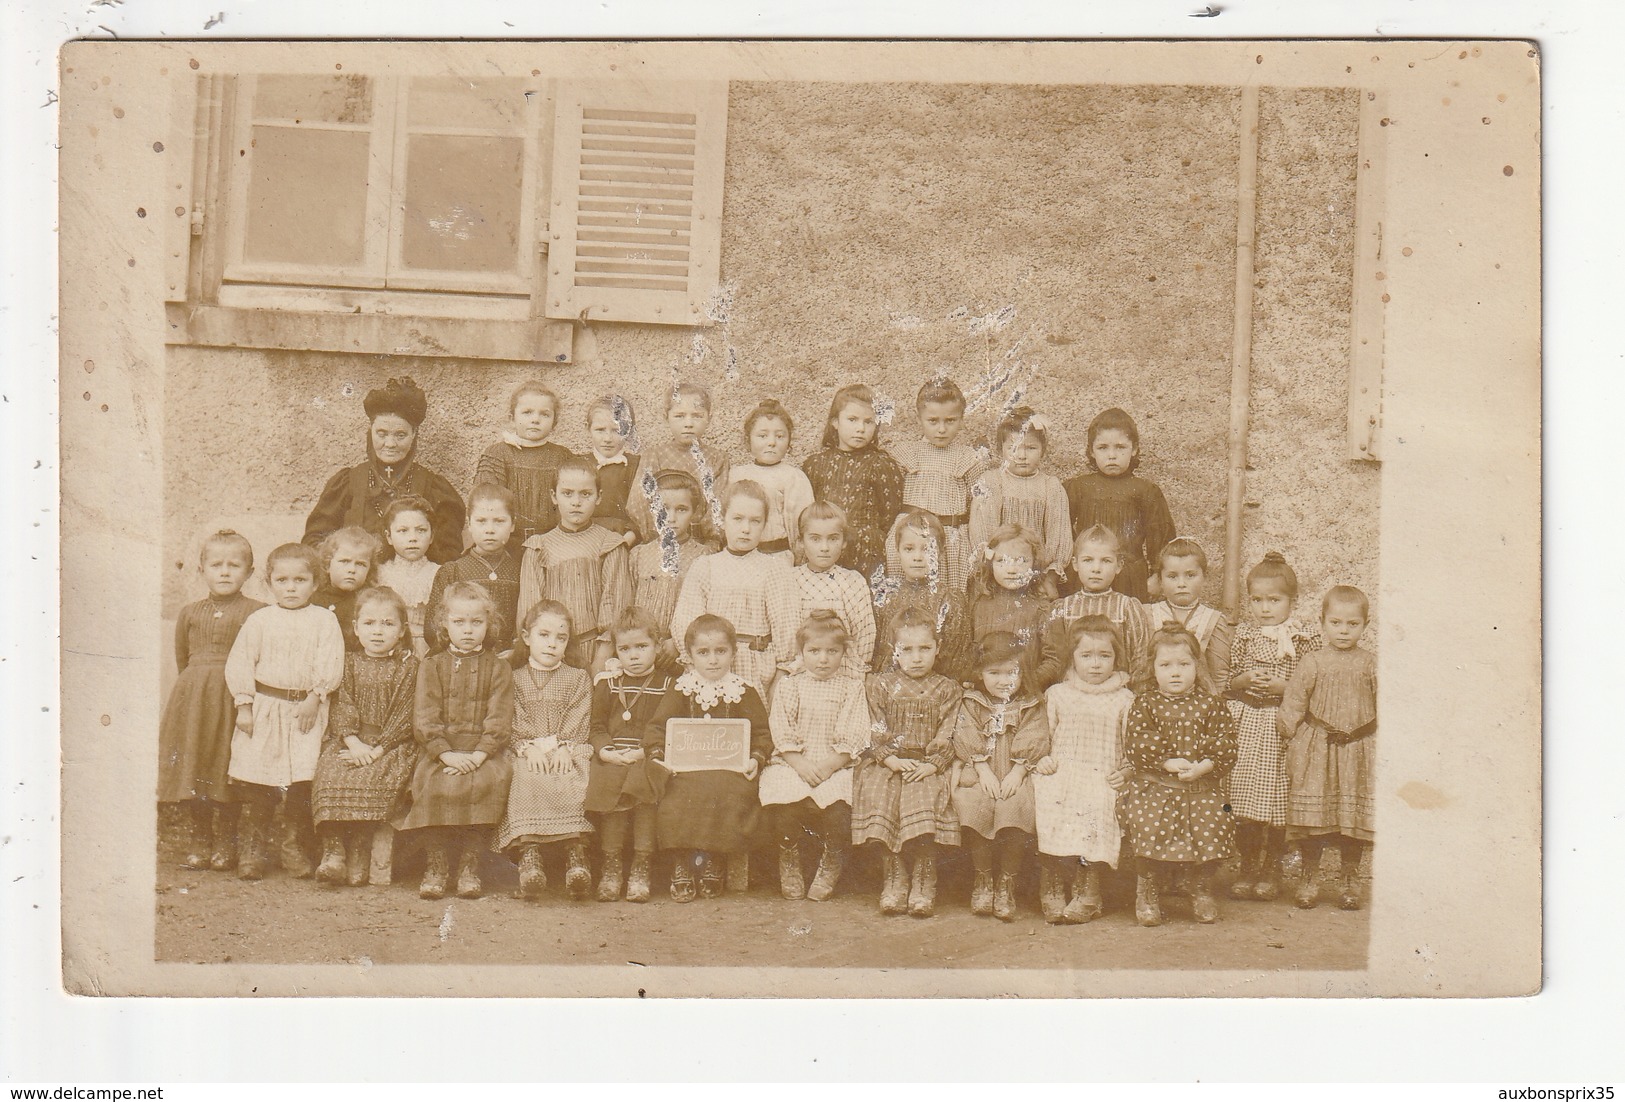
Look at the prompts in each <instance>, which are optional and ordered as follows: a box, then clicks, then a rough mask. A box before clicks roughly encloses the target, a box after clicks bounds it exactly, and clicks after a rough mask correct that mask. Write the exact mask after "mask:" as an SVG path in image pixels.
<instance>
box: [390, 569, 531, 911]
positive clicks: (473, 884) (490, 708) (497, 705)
mask: <svg viewBox="0 0 1625 1102" xmlns="http://www.w3.org/2000/svg"><path fill="white" fill-rule="evenodd" d="M495 612H496V605H495V602H493V601H492V600H491V595H490V594H489V593H487V592H486V591H485V590H484V588H483V587H481V586H480V585H478V584H476V583H474V582H458V583H457V584H456V585H454V586H451V587H450V588H448V589H447V590H446V595H445V600H444V601H443V602H442V604H441V606H440V615H441V620H442V623H441V625H440V626H441V628H442V629H443V630H444V631H445V633H446V649H445V650H443V651H441V652H440V653H439V654H436V655H434V656H432V657H431V658H429V659H428V660H427V661H426V662H424V663H423V664H422V666H420V667H419V669H418V684H417V695H416V697H415V699H414V700H413V706H412V730H413V733H414V734H415V735H416V736H417V743H418V759H417V765H416V767H415V768H414V769H413V771H412V785H411V804H410V806H408V807H407V809H406V811H405V812H404V813H403V814H401V815H399V816H397V817H396V819H395V829H396V830H421V831H422V832H423V852H424V855H425V858H426V861H425V864H424V869H423V882H422V883H421V884H420V885H419V886H418V895H420V896H422V897H423V898H424V899H441V898H444V896H445V894H446V887H447V884H446V882H447V880H448V878H449V877H450V875H451V864H450V854H449V851H450V850H451V849H454V848H455V849H459V850H460V853H459V855H458V858H457V895H458V896H459V897H460V898H463V899H478V898H479V897H480V894H481V893H482V892H483V891H484V885H482V884H481V883H480V854H481V853H482V852H483V851H484V849H485V848H486V844H487V842H488V841H489V839H490V834H491V828H492V827H493V826H495V825H496V824H497V823H498V822H500V821H501V820H502V813H503V810H504V808H505V807H506V806H507V802H508V783H509V780H510V779H511V778H510V767H509V764H508V761H507V759H506V757H505V756H504V755H503V754H502V749H503V748H504V747H505V746H507V745H508V738H509V734H510V732H511V730H512V728H513V674H512V672H511V671H510V670H509V669H508V663H507V662H505V661H503V660H502V659H500V658H498V657H497V656H496V655H495V654H494V653H492V652H491V651H490V650H488V649H487V648H486V638H487V635H488V633H489V630H490V626H491V620H492V617H493V616H494V615H495Z"/></svg>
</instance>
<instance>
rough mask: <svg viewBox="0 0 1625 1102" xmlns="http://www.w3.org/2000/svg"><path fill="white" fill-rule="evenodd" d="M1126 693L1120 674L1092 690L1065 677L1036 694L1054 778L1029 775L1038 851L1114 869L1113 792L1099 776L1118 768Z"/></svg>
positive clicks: (1117, 845)
mask: <svg viewBox="0 0 1625 1102" xmlns="http://www.w3.org/2000/svg"><path fill="white" fill-rule="evenodd" d="M1133 703H1134V694H1133V693H1132V692H1130V691H1129V688H1128V674H1126V673H1123V672H1122V671H1121V670H1118V671H1115V672H1114V673H1113V674H1112V675H1111V676H1110V677H1108V678H1107V679H1106V680H1105V681H1103V682H1101V683H1100V684H1099V685H1091V684H1089V683H1088V682H1087V681H1084V680H1083V679H1081V678H1079V677H1077V676H1076V675H1070V676H1068V677H1067V678H1066V679H1065V680H1063V681H1062V682H1061V683H1060V684H1058V685H1055V686H1052V687H1051V688H1050V690H1049V691H1048V692H1047V693H1045V694H1044V707H1045V714H1046V715H1047V716H1048V718H1049V731H1050V751H1049V756H1050V758H1051V759H1052V760H1053V761H1054V762H1055V766H1056V768H1055V772H1054V773H1051V774H1050V775H1049V776H1047V777H1046V776H1042V775H1037V774H1035V775H1034V776H1033V801H1034V803H1035V804H1036V805H1037V817H1038V851H1039V852H1040V853H1047V854H1049V855H1050V856H1052V857H1081V858H1083V859H1084V860H1085V861H1087V862H1089V863H1090V864H1091V865H1094V864H1101V865H1115V864H1117V855H1118V852H1119V851H1120V850H1121V849H1122V845H1123V833H1122V831H1121V830H1119V829H1118V825H1117V792H1116V791H1115V790H1114V789H1113V788H1112V786H1111V785H1109V784H1107V783H1106V775H1107V774H1108V773H1110V772H1112V771H1113V770H1115V769H1117V768H1118V767H1120V766H1122V765H1123V764H1124V762H1125V758H1124V753H1125V751H1126V749H1127V747H1126V746H1125V743H1124V733H1125V731H1126V730H1127V726H1128V711H1129V707H1130V705H1132V704H1133Z"/></svg>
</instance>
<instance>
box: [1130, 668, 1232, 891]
mask: <svg viewBox="0 0 1625 1102" xmlns="http://www.w3.org/2000/svg"><path fill="white" fill-rule="evenodd" d="M1127 738H1128V760H1129V764H1130V765H1132V766H1133V767H1134V769H1135V770H1136V772H1135V774H1134V775H1133V776H1132V777H1130V778H1129V782H1128V785H1127V787H1125V788H1124V789H1123V793H1122V795H1120V796H1119V797H1118V798H1117V821H1118V822H1119V823H1120V824H1121V825H1122V828H1123V835H1124V837H1125V838H1127V839H1128V844H1129V849H1130V850H1131V851H1132V852H1133V854H1134V856H1136V857H1144V858H1147V859H1149V860H1152V861H1177V862H1183V863H1198V864H1199V863H1203V862H1208V861H1223V860H1224V859H1225V858H1227V857H1234V856H1235V853H1236V844H1235V838H1236V824H1235V819H1234V818H1233V816H1232V815H1231V814H1230V810H1229V809H1228V808H1227V807H1226V806H1225V802H1224V796H1223V793H1222V789H1223V786H1224V777H1225V774H1227V773H1228V772H1229V771H1230V767H1231V766H1232V765H1234V764H1235V761H1236V736H1235V721H1234V720H1232V719H1231V718H1230V713H1229V712H1227V711H1225V708H1224V705H1223V704H1222V703H1220V702H1219V700H1218V699H1217V698H1215V697H1213V696H1210V695H1209V694H1207V693H1205V692H1203V691H1202V690H1201V689H1193V690H1192V691H1190V692H1188V693H1182V694H1180V695H1178V696H1170V695H1169V694H1167V693H1165V692H1162V691H1160V690H1157V689H1153V690H1151V691H1150V692H1147V693H1142V694H1140V695H1139V696H1137V697H1135V698H1134V704H1133V705H1132V706H1131V707H1130V708H1129V713H1128V734H1127ZM1170 758H1185V759H1187V760H1189V761H1192V762H1198V761H1212V762H1213V766H1214V768H1213V772H1211V773H1209V774H1207V776H1205V777H1198V778H1197V779H1196V780H1194V781H1182V780H1180V779H1179V778H1178V777H1176V776H1174V775H1173V774H1172V773H1169V772H1167V771H1166V770H1165V769H1164V768H1163V763H1164V762H1166V761H1167V760H1168V759H1170Z"/></svg>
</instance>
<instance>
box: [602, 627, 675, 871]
mask: <svg viewBox="0 0 1625 1102" xmlns="http://www.w3.org/2000/svg"><path fill="white" fill-rule="evenodd" d="M665 634H666V631H665V628H664V627H663V626H662V625H661V622H660V621H659V620H656V619H655V618H654V617H653V616H651V615H650V614H649V612H648V611H647V610H646V609H641V608H636V607H634V608H629V609H627V610H626V611H625V612H623V613H621V615H620V616H619V618H617V619H616V621H615V626H614V628H613V629H612V630H611V636H612V638H613V639H614V641H615V661H616V665H617V667H618V668H617V669H616V670H615V671H606V673H608V676H602V675H600V676H599V678H598V680H597V681H596V682H594V684H593V687H592V727H591V731H590V736H591V740H592V750H593V759H592V769H591V770H590V771H589V773H588V776H587V798H586V801H585V803H584V804H583V806H584V807H585V808H586V810H587V813H588V814H589V815H597V816H598V838H599V845H600V848H601V850H602V854H603V871H602V872H601V873H600V874H599V877H598V901H599V902H600V903H613V902H615V900H617V899H619V898H620V897H621V870H622V868H623V867H624V866H623V864H622V862H623V860H624V857H625V854H626V843H627V838H628V835H630V836H631V842H632V867H631V870H630V872H628V873H627V874H626V901H627V902H628V903H647V902H649V861H650V859H651V858H652V857H653V856H654V852H655V806H656V805H657V804H658V803H659V802H660V794H661V793H662V792H664V791H665V788H666V772H665V770H664V769H662V768H660V767H659V766H653V765H651V764H650V759H649V754H648V752H647V751H646V750H644V748H643V735H644V731H645V729H646V728H647V727H648V726H649V723H650V721H651V719H652V717H653V716H654V714H655V713H656V712H658V711H659V710H660V706H661V704H662V703H664V701H665V699H666V694H667V692H668V691H670V689H671V683H672V678H671V675H670V673H668V672H667V671H666V670H664V669H662V668H661V667H662V665H663V663H661V662H660V652H661V644H662V643H664V642H665Z"/></svg>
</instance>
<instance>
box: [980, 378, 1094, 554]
mask: <svg viewBox="0 0 1625 1102" xmlns="http://www.w3.org/2000/svg"><path fill="white" fill-rule="evenodd" d="M993 443H994V453H995V455H996V456H997V458H998V461H999V466H997V467H995V468H994V469H993V470H991V471H988V472H987V473H986V474H984V475H983V476H982V477H981V478H979V479H978V480H977V481H976V486H975V488H974V489H973V490H972V491H971V504H970V540H971V548H972V550H971V554H972V557H974V556H975V555H976V554H978V553H980V550H981V549H982V548H983V547H985V546H987V540H988V537H989V536H990V535H992V533H993V530H994V529H996V528H998V527H999V526H1000V525H1004V524H1019V525H1021V526H1022V527H1023V528H1025V529H1027V530H1028V531H1029V532H1035V533H1037V535H1038V539H1039V542H1040V543H1041V544H1042V545H1043V551H1044V559H1045V561H1046V562H1048V563H1049V564H1050V565H1049V567H1048V569H1049V570H1051V571H1053V572H1054V573H1055V575H1056V577H1057V579H1058V578H1059V577H1060V575H1061V573H1062V572H1063V571H1064V570H1065V569H1066V558H1067V552H1069V551H1070V550H1071V549H1072V538H1071V537H1072V526H1071V521H1070V519H1069V514H1068V513H1067V508H1066V492H1065V491H1064V490H1062V489H1061V480H1060V479H1058V478H1056V477H1055V476H1054V475H1052V474H1045V473H1044V472H1043V471H1042V470H1040V467H1041V466H1042V464H1043V462H1044V456H1045V455H1047V454H1049V421H1048V419H1046V418H1045V417H1043V416H1041V415H1040V414H1037V413H1034V412H1033V411H1032V410H1031V409H1029V408H1028V407H1026V406H1017V407H1016V408H1015V409H1012V410H1011V411H1010V412H1009V413H1007V414H1005V415H1004V418H1003V419H1002V420H1001V421H1000V422H999V424H998V427H997V428H996V429H995V430H994V440H993Z"/></svg>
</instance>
